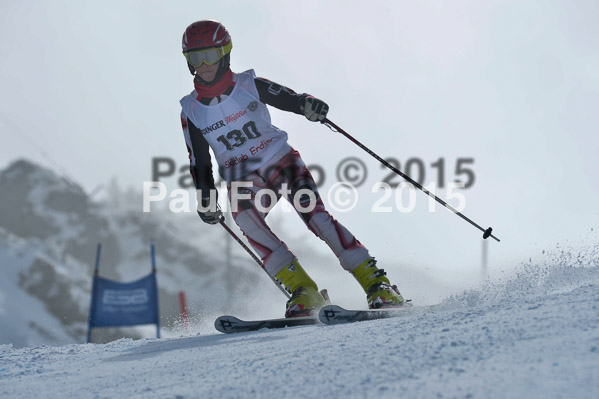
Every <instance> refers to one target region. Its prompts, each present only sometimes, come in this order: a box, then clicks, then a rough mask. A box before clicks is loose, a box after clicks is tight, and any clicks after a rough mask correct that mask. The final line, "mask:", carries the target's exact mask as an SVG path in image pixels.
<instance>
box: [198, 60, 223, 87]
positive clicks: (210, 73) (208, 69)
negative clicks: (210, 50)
mask: <svg viewBox="0 0 599 399" xmlns="http://www.w3.org/2000/svg"><path fill="white" fill-rule="evenodd" d="M219 64H220V62H217V63H216V64H213V65H208V64H206V63H204V64H202V65H200V66H199V67H195V70H196V73H197V74H198V75H199V76H200V78H202V79H203V80H204V81H205V82H212V81H213V80H214V77H215V76H216V72H217V71H218V66H219Z"/></svg>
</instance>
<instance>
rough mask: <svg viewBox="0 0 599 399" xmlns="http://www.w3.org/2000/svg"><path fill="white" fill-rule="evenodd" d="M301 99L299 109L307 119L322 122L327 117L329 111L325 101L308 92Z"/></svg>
mask: <svg viewBox="0 0 599 399" xmlns="http://www.w3.org/2000/svg"><path fill="white" fill-rule="evenodd" d="M303 100H304V101H303V104H301V103H300V110H301V111H302V112H303V113H304V116H305V117H306V118H308V120H309V121H312V122H322V121H323V119H324V118H326V117H327V113H328V112H329V106H328V105H327V103H325V102H324V101H322V100H319V99H318V98H314V97H312V96H310V95H308V94H306V95H305V96H304V97H303Z"/></svg>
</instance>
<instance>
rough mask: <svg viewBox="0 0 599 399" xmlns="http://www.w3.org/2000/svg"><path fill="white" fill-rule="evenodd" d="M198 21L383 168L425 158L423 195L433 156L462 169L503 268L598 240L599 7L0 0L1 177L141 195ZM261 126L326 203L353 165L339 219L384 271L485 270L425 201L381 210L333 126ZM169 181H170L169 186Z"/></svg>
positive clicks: (373, 168) (448, 217)
mask: <svg viewBox="0 0 599 399" xmlns="http://www.w3.org/2000/svg"><path fill="white" fill-rule="evenodd" d="M209 18H210V19H217V20H219V21H221V22H222V23H223V24H224V25H225V26H226V27H227V29H228V30H229V32H230V33H231V35H232V39H233V50H232V53H231V66H232V69H233V70H234V71H236V72H241V71H244V70H246V69H250V68H254V69H255V71H256V73H257V75H258V76H263V77H266V78H268V79H271V80H274V81H276V82H278V83H281V84H284V85H287V86H289V87H291V88H293V89H294V90H296V91H298V92H309V93H311V94H313V95H314V96H316V97H319V98H322V99H324V100H325V101H326V102H328V103H329V104H330V107H331V111H330V114H329V116H330V119H331V120H333V121H334V122H335V123H337V124H338V125H340V126H341V127H343V128H344V129H345V130H347V131H348V132H349V133H350V134H352V135H354V136H355V137H356V138H358V139H359V140H361V141H363V142H364V144H366V145H367V146H369V147H370V148H371V149H373V150H374V151H376V152H378V153H379V154H380V155H381V156H383V157H396V158H398V159H399V160H400V161H401V162H402V166H403V165H404V164H405V162H406V160H408V159H410V158H418V159H421V160H422V161H423V162H424V165H425V173H426V179H425V181H426V182H430V181H434V180H437V179H436V174H437V171H438V169H435V168H433V167H432V166H431V164H432V163H434V162H436V161H437V160H438V159H439V158H443V159H444V162H445V173H444V178H445V180H446V181H452V180H454V179H455V178H456V176H455V172H456V170H455V169H456V162H457V159H458V158H473V159H474V163H473V164H471V165H469V166H470V168H471V169H472V171H473V173H474V175H475V178H476V180H475V183H474V185H473V186H472V187H471V188H469V189H467V190H463V191H461V192H462V193H463V194H464V195H465V197H466V200H467V206H466V208H465V210H464V213H465V214H466V215H467V216H468V217H470V218H472V219H474V220H475V221H476V222H477V223H479V224H481V225H483V226H484V227H487V226H493V227H494V229H495V233H496V235H497V236H498V237H500V238H501V239H502V242H501V243H495V242H490V243H489V244H490V251H491V255H492V259H493V262H495V264H502V263H509V262H511V261H513V260H520V259H522V258H527V257H528V256H534V255H537V254H539V253H540V252H541V251H542V250H548V249H553V248H555V246H556V243H558V242H564V241H574V242H576V241H579V240H585V239H591V240H596V239H597V227H599V226H598V222H599V210H598V209H597V206H598V203H599V201H598V199H599V195H598V194H599V188H598V186H597V179H596V174H597V171H598V168H597V155H598V154H599V138H598V132H597V126H598V125H599V124H598V122H599V116H598V115H599V113H598V112H597V110H598V109H599V24H597V21H598V20H599V3H598V2H597V1H594V0H589V1H585V0H581V1H576V2H572V1H507V0H488V1H452V2H440V1H419V2H414V1H376V2H368V3H366V2H364V1H302V2H278V1H259V0H252V1H238V2H225V1H221V2H200V1H179V2H165V1H118V2H117V1H103V2H91V1H27V2H23V1H16V0H4V1H2V2H1V3H0V32H1V34H0V46H1V48H2V62H1V63H0V80H1V87H2V90H1V91H0V104H1V106H0V131H1V132H2V133H1V134H2V145H1V146H0V167H2V168H4V167H5V166H6V165H8V164H9V163H10V162H11V161H13V160H14V159H16V158H20V157H26V158H30V159H33V160H36V161H38V162H40V163H41V164H44V165H46V166H49V167H52V168H53V169H55V170H57V171H58V172H62V173H66V174H68V175H69V176H70V177H71V178H72V179H74V180H75V181H77V182H78V183H79V184H81V185H82V186H83V187H84V188H85V189H86V190H88V191H91V190H93V189H94V188H95V187H96V186H98V185H99V184H101V183H106V182H107V181H108V180H110V178H112V177H114V176H116V177H118V179H119V182H120V183H122V184H123V185H128V186H132V187H135V188H136V189H139V190H141V185H142V182H143V181H145V180H150V178H151V159H152V158H153V157H157V156H164V157H170V158H173V159H175V160H176V162H177V166H178V167H182V166H184V165H186V162H187V153H186V150H185V145H184V140H183V136H182V134H181V130H180V125H179V112H180V107H179V103H178V102H179V99H180V98H181V97H182V96H184V95H186V94H187V93H189V92H190V91H191V90H192V89H193V86H192V77H191V75H190V74H189V72H188V70H187V66H186V64H185V60H184V58H183V57H182V55H181V50H180V46H181V44H180V43H181V36H182V33H183V31H184V29H185V27H186V26H187V25H189V24H190V23H191V22H193V21H195V20H199V19H209ZM271 113H272V119H273V123H274V124H275V125H277V126H279V127H280V128H283V129H285V130H286V131H287V132H288V133H289V136H290V142H291V144H292V145H293V146H295V147H296V148H297V149H298V150H299V151H300V153H301V154H302V155H303V157H304V159H305V161H306V163H308V164H318V165H322V166H323V167H324V168H325V171H326V181H325V184H324V186H323V187H322V189H321V192H323V193H324V194H326V190H327V188H329V187H330V186H331V185H332V184H333V183H334V182H335V181H336V178H335V168H336V166H337V164H338V163H339V162H340V161H341V160H342V159H344V158H346V157H348V156H355V157H359V158H360V159H362V160H363V161H364V162H365V164H366V166H367V167H368V170H369V175H368V176H369V177H368V180H367V182H366V183H365V184H364V185H363V186H362V187H360V189H359V195H360V201H359V203H358V206H357V207H356V208H355V209H354V210H353V211H352V212H350V213H335V212H334V211H333V214H334V215H335V216H337V217H338V219H340V220H341V221H342V222H343V223H344V224H346V225H347V226H348V227H350V229H351V230H352V231H354V233H355V234H356V235H357V236H358V238H359V239H360V240H361V241H362V242H364V243H365V244H366V245H367V246H368V247H369V248H371V252H373V254H374V255H376V256H377V257H378V258H379V259H383V260H385V259H393V260H401V261H403V262H407V263H411V264H415V265H420V264H422V265H426V267H428V268H439V269H446V270H471V269H472V268H475V267H478V266H477V265H478V261H479V257H480V246H481V239H480V233H479V232H478V231H477V230H475V229H474V228H473V227H471V226H470V225H468V224H466V223H465V222H463V221H462V220H460V219H459V218H457V217H456V216H455V215H452V214H450V213H449V212H447V211H445V210H442V209H440V208H437V212H436V213H429V212H428V200H427V198H426V197H425V196H424V195H423V194H421V193H418V194H417V201H418V202H417V207H416V210H415V211H414V212H412V213H409V214H402V213H400V212H398V211H394V212H392V213H378V214H373V213H372V212H370V210H371V208H372V206H373V203H374V202H375V201H377V200H378V199H380V198H381V196H382V194H380V193H378V194H377V193H371V187H372V186H373V184H375V182H377V181H379V180H381V179H382V178H384V177H385V176H386V175H387V172H386V171H384V170H383V169H381V168H380V166H379V165H378V164H377V163H376V161H374V160H371V159H370V158H368V155H367V154H365V153H363V152H362V151H361V150H360V149H359V148H357V147H356V146H355V145H353V144H351V143H350V142H349V141H347V140H346V139H345V138H343V137H342V136H340V135H336V134H334V133H333V132H331V131H330V130H328V129H327V128H326V127H325V126H322V125H319V124H313V123H310V122H308V121H306V120H305V119H304V118H302V117H301V116H297V115H292V114H285V113H283V112H280V111H277V110H272V112H271ZM414 170H415V169H414ZM178 177H179V175H178V174H177V176H176V178H171V179H165V182H166V183H167V184H168V187H169V189H174V188H177V178H178ZM394 181H397V180H394ZM2 189H9V188H6V187H3V188H2ZM437 191H438V193H439V194H440V195H441V196H444V195H445V191H444V190H441V189H438V190H437ZM385 205H387V206H393V202H392V199H391V200H389V201H387V202H386V203H385ZM140 208H141V204H140ZM190 217H194V216H193V215H192V216H190ZM283 218H284V221H285V223H284V225H285V229H286V232H284V233H283V235H284V236H285V235H289V236H291V237H293V236H294V235H297V234H300V233H302V232H303V231H304V226H303V224H302V223H301V222H300V221H299V219H297V218H296V217H295V215H285V216H283ZM592 228H594V229H595V230H594V231H591V229H592ZM314 245H315V246H316V247H317V248H319V250H323V251H324V248H323V247H322V244H321V243H320V242H319V241H318V240H316V239H314Z"/></svg>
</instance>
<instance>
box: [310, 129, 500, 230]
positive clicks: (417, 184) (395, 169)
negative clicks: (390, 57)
mask: <svg viewBox="0 0 599 399" xmlns="http://www.w3.org/2000/svg"><path fill="white" fill-rule="evenodd" d="M322 123H324V124H325V125H326V126H327V127H328V128H329V129H331V130H332V131H334V132H337V133H341V134H342V135H344V136H345V137H347V138H348V139H349V140H350V141H352V142H353V143H354V144H356V145H357V146H358V147H360V148H361V149H363V150H364V151H366V152H367V153H369V154H370V155H372V156H373V157H374V158H375V159H376V160H377V161H379V162H380V163H382V164H383V165H385V166H386V167H388V168H389V169H391V170H392V171H393V172H395V173H397V174H398V175H399V176H401V177H403V178H404V179H406V180H407V181H409V182H410V183H412V184H413V185H414V186H415V187H417V188H419V189H420V190H421V191H423V192H424V193H425V194H427V195H428V196H429V197H431V198H434V199H435V200H436V201H437V202H438V203H440V204H441V205H443V206H444V207H445V208H447V209H449V210H450V211H452V212H453V213H455V214H456V215H458V216H459V217H461V218H462V219H464V220H465V221H467V222H468V223H470V224H471V225H472V226H474V227H476V228H477V229H479V230H480V231H482V232H483V238H484V239H487V238H489V237H491V238H493V239H495V240H497V242H499V241H500V240H499V238H497V237H495V236H494V235H493V234H492V231H493V229H492V228H491V227H489V228H488V229H486V230H485V229H483V228H482V227H480V226H479V225H478V224H476V223H474V222H473V221H472V220H470V219H469V218H467V217H466V216H464V215H463V214H462V213H460V212H459V211H458V210H457V209H455V208H454V207H452V206H451V205H449V204H448V203H447V202H445V201H443V200H442V199H441V198H439V197H437V196H436V195H435V194H433V193H431V192H430V191H428V190H427V189H426V188H424V187H422V185H421V184H419V183H418V182H417V181H415V180H414V179H412V178H411V177H410V176H408V175H406V174H405V173H402V172H401V171H400V170H399V169H397V168H396V167H394V166H393V165H391V164H390V163H389V162H387V161H385V160H384V159H383V158H381V157H379V156H378V155H376V154H375V153H374V152H373V151H371V150H370V149H369V148H368V147H366V146H365V145H364V144H362V143H360V142H359V141H358V140H356V139H355V138H353V137H352V136H351V135H350V134H348V133H347V132H346V131H345V130H343V129H341V128H340V127H339V126H337V125H336V124H334V123H333V122H331V121H330V120H329V119H327V118H325V119H324V120H323V121H322Z"/></svg>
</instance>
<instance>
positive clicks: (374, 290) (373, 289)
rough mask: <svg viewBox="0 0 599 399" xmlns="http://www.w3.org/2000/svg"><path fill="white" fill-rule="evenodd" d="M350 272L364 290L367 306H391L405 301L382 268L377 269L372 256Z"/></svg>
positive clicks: (396, 305)
mask: <svg viewBox="0 0 599 399" xmlns="http://www.w3.org/2000/svg"><path fill="white" fill-rule="evenodd" d="M352 274H353V275H354V277H355V278H356V280H358V282H359V283H360V285H361V286H362V288H363V289H364V291H365V292H366V300H367V301H368V308H370V309H378V308H392V307H399V306H402V305H403V304H404V302H405V301H404V299H403V297H402V296H401V294H400V293H399V291H398V290H397V286H396V285H391V283H390V282H389V279H388V278H387V277H385V276H386V274H387V273H385V271H384V270H383V269H377V267H376V260H375V259H374V258H369V259H367V260H366V261H365V262H363V263H362V264H360V266H358V267H357V268H355V269H354V271H353V272H352Z"/></svg>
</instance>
